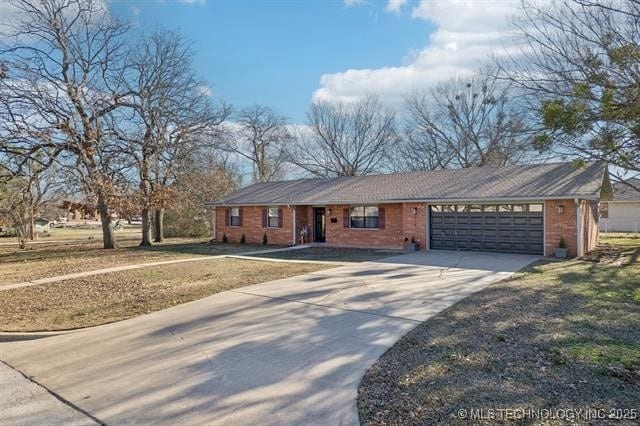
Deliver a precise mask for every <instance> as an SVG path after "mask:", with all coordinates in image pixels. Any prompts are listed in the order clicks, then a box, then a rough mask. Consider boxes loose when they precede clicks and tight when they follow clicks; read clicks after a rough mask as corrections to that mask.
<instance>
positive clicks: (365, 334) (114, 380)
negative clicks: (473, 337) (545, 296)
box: [0, 252, 538, 425]
mask: <svg viewBox="0 0 640 426" xmlns="http://www.w3.org/2000/svg"><path fill="white" fill-rule="evenodd" d="M536 259H538V258H537V257H534V256H524V255H509V254H483V253H463V252H429V253H427V254H424V253H420V254H411V255H403V256H396V257H392V258H388V259H384V260H382V261H376V262H367V263H361V264H355V265H350V266H345V267H339V268H335V269H330V270H325V271H319V272H315V273H312V274H308V275H302V276H298V277H293V278H288V279H284V280H278V281H272V282H269V283H263V284H259V285H254V286H250V287H244V288H241V289H238V290H234V291H229V292H225V293H221V294H218V295H214V296H211V297H208V298H206V299H202V300H198V301H195V302H191V303H187V304H184V305H181V306H177V307H175V308H171V309H166V310H164V311H160V312H155V313H152V314H149V315H145V316H142V317H138V318H133V319H131V320H127V321H122V322H119V323H114V324H110V325H105V326H100V327H95V328H92V329H87V330H83V331H78V332H75V333H70V334H66V335H59V336H55V337H49V338H45V339H39V340H31V341H23V342H11V343H0V359H1V360H3V361H5V362H6V363H8V364H9V365H11V366H13V367H14V368H17V369H18V370H20V371H22V372H23V373H24V374H26V375H27V376H29V377H32V378H33V380H35V381H36V382H38V383H40V384H42V385H43V386H45V387H46V388H48V389H50V390H51V391H53V392H55V393H56V394H58V395H59V396H60V397H62V398H64V399H65V400H67V401H69V402H70V403H71V404H73V405H75V406H77V407H79V408H80V409H81V410H84V411H86V412H87V413H90V414H91V415H92V416H94V417H95V418H97V419H99V420H100V421H103V422H105V423H107V424H123V423H162V424H169V423H173V424H178V423H180V424H187V423H188V424H196V423H198V424H202V423H208V424H225V425H229V424H256V423H259V424H301V423H304V424H309V423H311V424H350V425H351V424H357V423H358V413H357V408H356V393H357V387H358V383H359V381H360V378H361V377H362V375H363V374H364V372H365V371H366V369H367V368H368V367H369V366H370V365H371V364H372V363H373V362H375V360H376V359H377V358H378V357H379V356H380V355H381V354H382V353H383V352H384V351H385V350H386V349H387V348H388V347H389V346H391V345H393V343H395V342H396V341H397V340H398V339H399V338H400V337H402V335H404V334H405V333H406V332H407V331H409V330H410V329H412V328H413V327H415V326H416V325H417V324H418V323H419V322H421V321H424V320H426V319H427V318H429V317H431V316H432V315H434V314H436V313H438V312H439V311H441V310H443V309H445V308H447V307H448V306H450V305H452V304H453V303H455V302H456V301H458V300H460V299H462V298H464V297H466V296H468V295H470V294H472V293H473V292H476V291H478V290H480V289H482V288H484V287H485V286H487V285H488V284H490V283H491V282H494V281H496V280H498V279H502V278H505V277H507V276H509V275H511V273H513V272H514V271H517V270H519V269H521V268H523V267H524V266H526V265H527V264H529V263H531V262H533V261H534V260H536ZM2 420H3V419H0V423H2ZM5 420H7V419H5ZM23 420H25V422H26V423H37V422H38V420H42V419H38V418H33V419H23Z"/></svg>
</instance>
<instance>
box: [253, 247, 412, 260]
mask: <svg viewBox="0 0 640 426" xmlns="http://www.w3.org/2000/svg"><path fill="white" fill-rule="evenodd" d="M398 254H400V251H398V250H380V249H359V248H342V247H309V248H304V249H298V250H291V251H286V252H275V253H265V254H261V255H259V256H260V257H266V258H270V259H292V260H322V261H337V262H366V261H369V260H375V259H381V258H384V257H389V256H394V255H398Z"/></svg>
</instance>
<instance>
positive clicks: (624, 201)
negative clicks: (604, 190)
mask: <svg viewBox="0 0 640 426" xmlns="http://www.w3.org/2000/svg"><path fill="white" fill-rule="evenodd" d="M605 203H640V200H608V201H605Z"/></svg>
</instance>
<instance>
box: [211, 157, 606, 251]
mask: <svg viewBox="0 0 640 426" xmlns="http://www.w3.org/2000/svg"><path fill="white" fill-rule="evenodd" d="M610 195H611V184H610V183H609V177H608V171H607V167H606V165H605V164H604V163H587V164H586V165H584V166H582V167H575V166H574V165H573V163H552V164H551V163H550V164H539V165H525V166H504V167H478V168H469V169H460V170H438V171H418V172H408V173H397V174H387V175H375V176H357V177H338V178H327V179H321V178H314V179H300V180H293V181H281V182H268V183H259V184H255V185H251V186H249V187H246V188H244V189H241V190H239V191H236V192H234V193H233V194H231V195H229V196H228V197H226V198H224V199H223V200H219V201H216V202H212V203H210V205H211V206H213V207H214V208H215V212H216V214H215V217H216V219H215V231H214V232H215V235H214V238H217V239H218V240H221V239H222V238H223V235H226V237H227V238H228V240H229V241H230V242H238V241H240V239H241V238H242V235H243V234H244V236H245V239H246V241H247V242H248V243H254V244H260V243H261V242H262V241H263V236H264V235H266V236H267V240H268V242H269V244H277V245H294V244H300V243H301V242H303V241H304V242H305V243H307V242H312V243H317V244H324V245H327V246H353V247H380V248H402V247H404V246H405V245H406V244H407V242H410V241H412V240H415V241H417V242H418V243H419V245H420V249H426V250H477V251H496V252H510V253H528V254H540V255H552V254H553V249H554V248H556V247H557V246H558V244H559V241H560V239H561V237H562V238H564V240H565V242H566V245H567V248H568V251H569V255H570V256H576V255H577V256H580V255H582V254H583V253H585V252H587V251H589V250H590V249H592V248H593V247H594V246H595V245H596V243H597V241H598V216H599V215H598V203H599V201H600V199H601V198H602V199H609V198H610ZM305 230H306V231H307V232H306V238H304V239H303V236H304V234H305V233H304V231H305Z"/></svg>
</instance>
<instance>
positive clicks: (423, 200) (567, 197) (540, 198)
mask: <svg viewBox="0 0 640 426" xmlns="http://www.w3.org/2000/svg"><path fill="white" fill-rule="evenodd" d="M576 198H577V199H580V200H592V201H599V200H600V195H599V194H564V195H550V196H528V197H482V198H413V199H410V198H406V199H389V200H374V199H371V200H367V201H363V200H351V201H347V200H327V201H316V202H295V201H289V202H268V203H255V202H253V203H238V202H226V203H225V202H220V203H217V202H216V203H205V206H208V207H259V206H326V205H340V204H347V205H354V204H402V203H429V204H434V203H462V202H477V203H491V202H508V201H518V202H526V201H531V202H535V201H548V200H574V199H576Z"/></svg>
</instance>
